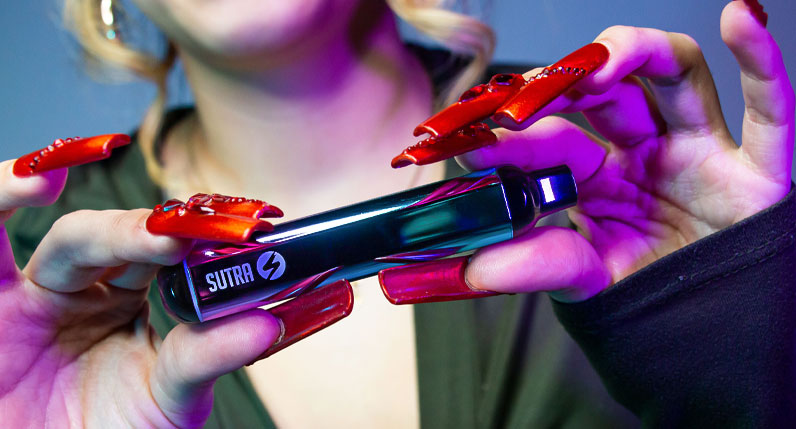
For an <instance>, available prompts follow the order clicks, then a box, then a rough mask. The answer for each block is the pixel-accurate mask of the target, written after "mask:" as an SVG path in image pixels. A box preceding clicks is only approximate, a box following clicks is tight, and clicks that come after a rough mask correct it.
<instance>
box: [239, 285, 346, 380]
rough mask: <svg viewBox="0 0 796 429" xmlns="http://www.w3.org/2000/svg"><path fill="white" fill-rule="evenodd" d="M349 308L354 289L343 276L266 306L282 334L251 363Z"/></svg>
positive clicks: (337, 317) (328, 322)
mask: <svg viewBox="0 0 796 429" xmlns="http://www.w3.org/2000/svg"><path fill="white" fill-rule="evenodd" d="M353 308H354V291H353V290H352V289H351V284H350V283H349V282H348V281H347V280H345V279H343V280H338V281H336V282H334V283H331V284H328V285H326V286H321V287H319V288H317V289H314V290H312V291H310V292H307V293H305V294H303V295H299V296H298V297H296V298H294V299H292V300H290V301H287V302H285V303H283V304H279V305H277V306H276V307H273V308H271V309H269V310H268V312H270V313H271V314H272V315H273V316H275V317H276V318H278V319H279V323H280V325H281V327H282V334H281V335H280V336H279V339H277V340H276V342H275V343H274V344H272V345H271V347H269V348H268V349H267V350H266V351H265V352H263V354H261V355H260V356H258V357H257V359H255V360H254V361H253V362H252V363H254V362H256V361H258V360H260V359H263V358H266V357H268V356H271V355H272V354H274V353H276V352H278V351H280V350H282V349H284V348H285V347H287V346H289V345H291V344H295V343H296V342H298V341H300V340H302V339H304V338H307V337H308V336H310V335H312V334H314V333H316V332H318V331H320V330H321V329H323V328H326V327H327V326H329V325H332V324H333V323H335V322H337V321H339V320H340V319H342V318H344V317H346V316H348V315H349V314H351V310H352V309H353ZM249 365H251V363H250V364H249Z"/></svg>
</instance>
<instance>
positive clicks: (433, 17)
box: [64, 0, 495, 185]
mask: <svg viewBox="0 0 796 429" xmlns="http://www.w3.org/2000/svg"><path fill="white" fill-rule="evenodd" d="M368 1H370V0H368ZM101 2H102V4H103V5H104V6H107V5H109V4H110V3H107V2H103V1H102V0H64V22H65V24H66V25H67V27H68V28H69V29H70V30H71V31H72V32H73V33H74V34H75V35H76V36H77V39H78V41H79V42H80V45H81V46H82V48H83V50H84V52H85V54H86V55H87V56H88V58H90V59H92V60H96V61H98V62H100V63H102V64H107V65H110V66H113V67H117V68H120V69H122V70H125V71H128V72H130V73H132V74H134V75H136V76H139V77H141V78H143V79H146V80H148V81H151V82H152V83H154V84H155V85H156V87H157V95H156V97H155V100H154V101H153V102H152V104H151V105H150V106H149V108H148V109H147V111H146V113H145V114H144V117H143V120H142V121H141V125H140V128H139V130H138V144H139V145H140V147H141V152H142V153H143V156H144V160H145V163H146V169H147V173H148V174H149V176H150V177H151V178H152V180H153V181H154V182H155V183H157V184H159V185H162V184H163V182H164V180H163V179H164V172H163V167H162V165H161V163H160V161H159V160H158V156H157V153H156V148H155V142H156V139H157V134H158V131H159V129H160V125H161V121H162V118H163V114H164V112H165V109H166V101H167V96H168V88H167V86H166V80H167V77H168V74H169V71H170V70H171V68H172V66H173V65H174V61H175V58H176V51H175V49H174V46H173V45H172V44H171V43H169V44H168V45H167V49H166V52H165V53H164V54H163V55H162V56H156V55H153V54H151V53H147V52H144V51H142V50H140V49H135V48H133V47H131V46H129V45H127V44H125V43H124V42H123V41H122V40H121V39H120V38H119V37H118V36H117V37H114V38H109V37H108V35H107V32H108V30H109V28H108V25H107V24H106V23H105V22H103V19H102V16H101V11H100V4H101ZM386 2H387V4H388V5H389V6H390V8H391V9H392V10H393V12H394V13H395V14H396V15H398V16H399V17H400V18H401V19H403V20H404V21H406V22H407V23H408V24H410V25H412V26H413V27H415V28H416V29H417V30H418V31H419V32H420V33H422V34H424V35H426V36H428V37H429V38H431V39H433V40H435V41H437V42H439V43H441V44H442V45H443V46H445V47H447V48H448V49H450V50H452V51H453V52H456V53H461V54H465V55H468V56H471V57H472V60H471V61H470V63H469V64H468V65H467V66H466V67H465V68H463V69H462V70H461V71H460V72H459V73H458V75H457V76H456V77H455V78H454V79H452V80H451V83H450V84H449V85H448V86H447V87H446V88H442V92H441V95H440V100H438V101H439V102H441V105H446V104H449V103H451V102H453V101H454V100H455V98H456V97H457V96H458V94H460V93H462V92H463V91H465V90H466V89H467V88H469V87H470V86H472V85H473V83H474V82H476V81H477V80H478V79H480V77H481V75H482V74H483V72H484V70H485V69H486V67H487V65H488V64H489V62H490V60H491V58H492V53H493V52H494V47H495V35H494V32H493V31H492V29H491V28H490V27H489V26H488V25H486V24H484V23H482V22H481V21H479V20H477V19H475V18H473V17H470V16H467V15H465V14H461V13H457V12H453V11H452V10H449V9H448V7H449V5H446V4H445V3H449V1H446V0H386ZM113 3H114V5H115V6H114V7H117V6H116V4H117V3H119V2H118V1H114V2H113Z"/></svg>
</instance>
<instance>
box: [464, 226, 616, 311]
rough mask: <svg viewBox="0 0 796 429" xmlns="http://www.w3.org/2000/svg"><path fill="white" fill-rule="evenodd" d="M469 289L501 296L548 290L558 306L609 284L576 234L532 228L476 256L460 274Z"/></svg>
mask: <svg viewBox="0 0 796 429" xmlns="http://www.w3.org/2000/svg"><path fill="white" fill-rule="evenodd" d="M465 278H466V279H467V283H468V284H470V285H471V286H472V287H475V288H477V289H483V290H490V291H495V292H503V293H521V292H522V293H524V292H538V291H548V292H551V295H552V296H553V297H554V298H556V299H558V300H560V301H564V302H574V301H582V300H585V299H587V298H590V297H592V296H594V295H596V294H597V293H599V292H600V291H602V290H603V289H605V288H606V287H608V285H610V284H611V275H610V274H609V273H608V270H607V269H606V267H605V265H604V264H603V263H602V261H601V259H600V258H599V256H598V255H597V252H596V251H595V250H594V248H593V247H592V246H591V245H590V244H589V242H588V241H586V239H585V238H583V236H582V235H580V234H578V233H577V232H575V231H573V230H570V229H566V228H560V227H554V226H544V227H538V228H535V229H533V230H531V231H530V232H528V233H527V234H525V235H523V236H521V237H519V238H517V239H515V240H511V241H507V242H503V243H500V244H497V245H494V246H489V247H486V248H483V249H481V250H480V251H478V252H476V253H475V254H474V255H473V257H472V258H471V259H470V263H469V264H468V265H467V269H466V271H465Z"/></svg>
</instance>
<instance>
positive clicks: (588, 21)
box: [0, 0, 796, 165]
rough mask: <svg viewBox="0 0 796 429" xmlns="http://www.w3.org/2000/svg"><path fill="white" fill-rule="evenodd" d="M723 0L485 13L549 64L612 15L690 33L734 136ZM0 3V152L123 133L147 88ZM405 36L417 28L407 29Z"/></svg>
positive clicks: (793, 40) (774, 4) (506, 5)
mask: <svg viewBox="0 0 796 429" xmlns="http://www.w3.org/2000/svg"><path fill="white" fill-rule="evenodd" d="M725 4H726V1H725V0H708V1H694V0H667V1H652V0H611V1H583V0H580V1H579V0H531V1H529V0H493V1H492V5H491V6H489V7H487V10H486V11H485V19H486V20H487V21H488V22H489V23H490V24H491V25H493V27H495V29H496V30H497V34H498V45H497V52H496V56H495V59H496V61H501V62H507V61H508V62H510V61H514V62H522V63H528V62H533V63H545V64H547V63H552V62H554V61H555V60H557V59H558V58H560V57H562V56H563V55H565V54H567V53H569V52H570V51H572V50H574V49H577V48H578V47H580V46H582V45H584V44H586V43H588V42H590V41H591V40H592V39H593V38H594V37H595V36H596V35H597V34H599V33H600V32H601V31H602V30H603V29H605V28H606V27H609V26H611V25H615V24H624V25H635V26H645V27H656V28H661V29H665V30H669V31H677V32H683V33H687V34H690V35H691V36H693V37H694V38H695V39H696V40H697V41H698V42H699V43H700V45H701V46H702V49H703V51H704V53H705V56H706V58H707V61H708V64H709V65H710V68H711V70H712V71H713V74H714V79H715V81H716V86H717V87H718V90H719V96H720V98H721V103H722V108H723V110H724V115H725V118H726V119H727V122H728V123H729V126H730V131H731V132H732V133H733V135H734V136H735V137H736V140H738V139H739V137H740V134H741V129H740V128H741V127H740V124H741V118H742V117H743V98H742V96H741V91H740V84H739V77H738V71H737V66H736V64H735V60H734V59H733V57H732V55H731V53H730V51H729V49H727V48H726V47H725V46H724V44H723V43H722V42H721V38H720V35H719V16H720V14H721V10H722V8H723V7H724V5H725ZM763 5H764V7H765V9H766V11H767V12H768V13H769V24H768V27H769V29H770V30H771V32H772V33H773V34H774V36H775V38H776V39H777V40H778V41H779V44H780V46H781V48H782V49H783V52H784V55H785V61H786V63H787V66H788V70H789V71H790V75H791V79H794V78H796V32H794V31H792V28H791V27H790V26H791V25H792V21H793V19H794V18H796V2H794V1H793V0H764V1H763ZM0 9H2V13H0V37H1V38H0V40H2V48H0V58H1V59H2V64H3V66H2V68H1V69H0V78H1V79H2V82H3V84H2V86H0V113H2V114H1V115H0V136H1V137H0V159H9V158H15V157H17V156H19V155H21V154H24V153H27V152H30V151H32V150H34V149H38V148H40V147H42V146H46V145H47V144H49V143H51V142H52V141H53V140H54V139H55V138H59V137H69V136H75V135H80V136H89V135H95V134H104V133H114V132H129V131H130V130H132V129H133V128H134V127H135V126H136V124H137V123H138V122H139V120H140V118H141V116H142V114H143V111H144V109H145V108H146V107H147V106H148V104H149V103H150V101H151V100H152V97H153V95H154V89H153V88H152V87H151V85H149V84H148V83H144V82H136V81H132V82H126V83H111V82H97V81H95V80H92V79H91V78H90V77H89V76H88V74H87V73H86V72H85V68H84V66H83V60H82V58H81V56H80V52H79V49H78V48H77V45H76V43H75V42H74V41H73V40H72V38H71V36H70V35H68V34H67V33H66V31H65V30H64V29H63V25H62V24H61V21H60V1H59V0H45V1H29V2H11V1H6V2H3V4H2V6H0ZM408 37H409V38H413V37H415V36H414V35H413V34H412V32H408ZM171 91H172V94H171V96H172V100H171V104H180V103H183V104H184V103H190V100H191V95H190V91H189V90H188V88H187V85H186V84H185V82H183V81H182V79H181V78H180V77H179V76H172V85H171ZM351 126H356V125H355V124H351ZM410 133H411V130H407V134H408V135H409V134H410ZM388 162H389V160H385V165H387V164H388Z"/></svg>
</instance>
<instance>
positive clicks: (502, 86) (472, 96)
mask: <svg viewBox="0 0 796 429" xmlns="http://www.w3.org/2000/svg"><path fill="white" fill-rule="evenodd" d="M523 85H525V78H523V77H522V75H520V74H497V75H494V76H492V79H490V80H489V83H488V84H486V85H478V86H476V87H474V88H471V89H469V90H468V91H466V92H465V93H464V94H462V95H461V97H459V101H458V102H456V103H454V104H451V105H450V106H448V107H446V108H445V109H443V110H442V111H440V112H439V113H437V114H436V115H434V116H432V117H430V118H428V119H426V120H425V121H423V123H422V124H420V125H418V126H417V128H415V133H414V134H415V136H419V135H421V134H424V133H429V134H431V136H432V137H438V136H444V135H448V134H451V133H453V132H455V131H456V130H458V129H460V128H462V127H464V126H467V125H468V124H471V123H473V122H480V121H483V120H484V119H486V118H488V117H490V116H492V114H493V113H495V110H497V109H498V108H499V107H500V106H502V105H503V103H505V102H506V101H508V100H509V99H510V98H511V97H513V96H514V95H515V94H517V92H518V91H519V90H520V88H522V86H523Z"/></svg>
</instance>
